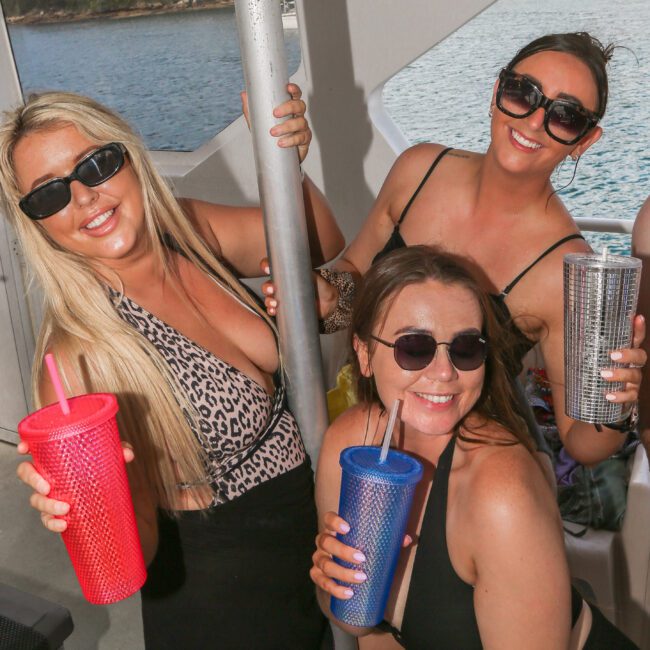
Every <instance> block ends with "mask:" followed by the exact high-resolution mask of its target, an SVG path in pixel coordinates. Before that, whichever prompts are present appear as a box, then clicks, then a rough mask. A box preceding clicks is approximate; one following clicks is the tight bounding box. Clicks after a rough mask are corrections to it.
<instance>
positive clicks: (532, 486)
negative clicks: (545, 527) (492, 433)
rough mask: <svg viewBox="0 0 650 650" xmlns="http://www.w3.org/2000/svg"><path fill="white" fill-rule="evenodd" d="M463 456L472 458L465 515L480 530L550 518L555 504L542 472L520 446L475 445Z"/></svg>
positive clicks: (536, 462) (531, 456) (554, 510)
mask: <svg viewBox="0 0 650 650" xmlns="http://www.w3.org/2000/svg"><path fill="white" fill-rule="evenodd" d="M481 447H482V448H481ZM467 453H469V454H474V455H475V456H474V458H472V459H471V464H470V471H469V472H468V481H467V484H466V491H467V494H468V495H470V496H471V498H470V499H468V501H467V503H468V504H469V507H470V508H471V511H470V513H468V514H470V516H471V517H472V518H473V519H474V520H475V521H476V523H477V524H479V525H480V526H481V527H486V530H492V531H494V530H495V528H502V527H505V530H507V529H508V528H509V527H510V526H512V525H515V524H516V525H520V524H523V523H525V522H530V521H531V520H532V519H534V518H536V517H540V516H542V515H545V516H554V513H555V512H556V506H555V500H554V497H553V494H552V492H551V490H550V487H549V485H548V482H547V480H546V479H545V477H544V474H543V472H542V468H541V467H540V465H539V463H538V461H537V460H536V459H535V458H534V457H533V455H532V454H531V453H530V452H529V451H528V450H527V449H526V448H525V447H524V446H523V445H521V444H516V445H497V444H495V445H476V447H475V448H473V449H471V450H470V451H468V452H467Z"/></svg>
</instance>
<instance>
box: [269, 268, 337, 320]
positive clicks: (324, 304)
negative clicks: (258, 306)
mask: <svg viewBox="0 0 650 650" xmlns="http://www.w3.org/2000/svg"><path fill="white" fill-rule="evenodd" d="M260 268H261V269H262V273H263V274H264V275H270V273H271V269H270V267H269V261H268V259H267V258H266V257H265V258H264V259H263V260H262V261H261V262H260ZM312 276H313V278H314V292H315V294H316V313H317V315H318V318H319V319H320V320H324V319H325V318H327V317H328V316H329V315H330V314H331V313H332V312H333V311H334V310H335V309H336V303H337V301H338V298H339V290H338V289H337V288H336V287H333V286H332V285H331V284H330V283H329V282H327V280H325V278H323V276H322V275H320V273H318V271H313V272H312ZM262 293H263V294H264V306H265V307H266V312H267V313H268V315H269V316H275V315H277V313H278V300H277V298H276V296H275V285H274V284H273V281H272V280H267V281H266V282H264V284H262Z"/></svg>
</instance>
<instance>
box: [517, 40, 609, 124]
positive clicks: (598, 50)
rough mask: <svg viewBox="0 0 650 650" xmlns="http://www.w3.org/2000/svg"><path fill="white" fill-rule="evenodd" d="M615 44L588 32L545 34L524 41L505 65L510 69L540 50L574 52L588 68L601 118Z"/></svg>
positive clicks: (605, 106)
mask: <svg viewBox="0 0 650 650" xmlns="http://www.w3.org/2000/svg"><path fill="white" fill-rule="evenodd" d="M615 47H616V46H615V45H613V44H609V45H603V44H602V43H601V42H600V41H599V40H598V39H597V38H595V37H593V36H592V35H591V34H589V33H587V32H572V33H568V34H547V35H546V36H542V37H540V38H537V39H535V40H534V41H531V42H530V43H528V45H524V47H522V48H521V49H520V50H519V52H517V54H515V56H514V57H513V58H512V60H511V61H510V63H508V65H507V66H506V69H507V70H512V68H514V67H515V66H516V65H517V64H518V63H519V62H520V61H523V60H524V59H527V58H528V57H529V56H532V55H533V54H537V53H539V52H565V53H566V54H571V55H573V56H575V57H576V58H577V59H579V60H580V61H582V62H583V63H584V64H585V65H586V66H587V67H588V68H589V70H591V74H592V75H593V77H594V82H595V83H596V89H597V91H598V107H597V108H596V114H597V115H598V117H599V118H602V117H603V115H605V109H606V108H607V98H608V95H609V83H608V81H607V63H608V62H609V60H610V59H611V58H612V53H613V51H614V49H615Z"/></svg>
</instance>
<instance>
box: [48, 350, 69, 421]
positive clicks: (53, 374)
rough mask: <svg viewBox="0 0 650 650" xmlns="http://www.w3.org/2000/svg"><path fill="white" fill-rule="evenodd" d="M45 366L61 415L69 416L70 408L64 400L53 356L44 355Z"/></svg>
mask: <svg viewBox="0 0 650 650" xmlns="http://www.w3.org/2000/svg"><path fill="white" fill-rule="evenodd" d="M45 364H46V365H47V369H48V372H49V373H50V379H51V380H52V385H53V386H54V392H55V393H56V398H57V399H58V400H59V406H60V407H61V410H62V411H63V415H70V406H69V404H68V400H67V399H66V398H65V393H64V392H63V384H61V378H60V377H59V371H58V370H57V367H56V361H54V356H53V355H52V354H46V355H45Z"/></svg>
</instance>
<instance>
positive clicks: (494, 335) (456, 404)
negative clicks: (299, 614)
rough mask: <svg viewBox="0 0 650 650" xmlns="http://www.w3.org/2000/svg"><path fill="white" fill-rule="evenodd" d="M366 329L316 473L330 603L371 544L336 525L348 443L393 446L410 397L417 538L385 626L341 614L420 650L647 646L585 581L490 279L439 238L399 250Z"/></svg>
mask: <svg viewBox="0 0 650 650" xmlns="http://www.w3.org/2000/svg"><path fill="white" fill-rule="evenodd" d="M351 333H352V346H353V348H354V355H353V358H354V361H353V368H354V372H355V375H356V377H357V387H358V397H359V399H360V403H359V404H357V405H356V406H354V407H352V408H351V409H350V410H348V411H346V412H345V413H344V414H343V415H341V416H340V417H339V418H337V419H336V420H335V421H334V423H333V424H332V425H331V427H330V428H329V429H328V431H327V433H326V436H325V441H324V444H323V447H322V449H321V454H320V458H319V463H318V471H317V479H316V502H317V507H318V512H319V522H320V528H321V533H320V534H319V536H318V537H317V550H316V552H315V553H314V556H313V567H312V571H311V575H312V579H313V580H314V582H315V583H316V585H317V586H318V587H319V599H320V602H321V607H322V608H323V611H325V612H326V613H328V614H329V615H330V617H331V614H330V613H329V597H330V596H335V597H337V598H344V599H347V598H354V589H355V585H356V584H358V583H362V582H363V581H364V580H365V579H366V574H365V573H364V562H365V561H366V559H365V557H364V556H363V553H362V550H360V549H354V548H351V547H349V546H347V545H345V542H344V541H339V540H338V539H337V538H336V537H335V536H334V535H336V534H337V533H338V534H340V535H342V536H343V540H344V539H345V534H346V533H347V532H349V530H350V527H349V525H348V523H347V522H345V521H343V519H341V518H340V517H339V516H338V515H337V514H336V510H337V507H338V498H339V486H340V483H341V469H340V466H339V462H338V461H339V455H340V453H341V451H342V450H343V449H344V448H346V447H349V446H353V445H363V444H375V445H376V444H379V443H380V442H381V438H382V434H383V431H384V429H385V427H386V423H387V419H388V418H387V414H386V406H387V405H392V404H393V403H394V402H395V400H399V401H400V402H401V405H400V409H399V417H398V420H397V425H396V427H395V429H394V434H393V440H392V444H393V446H394V447H396V448H398V449H399V450H401V451H406V452H408V453H410V454H412V455H414V456H416V457H417V458H418V459H419V460H421V461H422V463H423V465H424V467H425V470H424V479H423V480H422V481H421V482H420V483H419V485H418V487H417V488H416V494H415V499H414V507H413V510H412V512H411V516H410V521H409V524H408V526H407V531H408V532H409V533H410V535H411V537H412V538H413V539H415V540H416V542H415V543H414V544H412V545H410V546H409V547H408V548H407V549H406V550H404V551H403V553H402V556H401V557H400V560H399V562H398V568H397V573H396V577H395V579H394V582H393V586H392V590H391V592H390V595H389V599H388V606H387V609H386V613H385V619H386V620H385V622H384V624H383V625H382V626H380V627H381V629H380V630H376V629H365V628H363V629H361V628H352V627H350V626H346V625H343V624H340V623H338V622H337V621H336V619H334V618H332V617H331V618H332V620H333V621H334V622H335V623H337V624H339V625H341V627H343V628H344V629H346V630H347V631H349V632H351V633H353V634H356V635H361V636H363V635H371V636H368V637H367V638H364V639H361V640H360V648H362V649H363V650H369V649H373V650H375V649H379V648H382V649H383V648H389V647H390V648H397V647H399V646H398V645H397V644H396V643H394V642H393V641H392V640H391V639H390V637H387V636H386V635H385V634H382V633H383V632H386V631H390V632H392V633H393V634H394V636H395V638H396V639H398V640H399V641H400V643H401V644H402V645H404V647H406V648H408V649H409V650H420V649H421V650H425V649H428V648H441V649H444V650H447V649H449V650H451V649H454V650H455V649H457V648H462V649H463V650H474V649H477V650H478V649H480V648H494V649H497V648H498V650H510V649H512V650H520V649H521V648H526V649H527V650H535V649H537V648H538V649H539V650H555V649H557V650H560V649H563V650H564V649H566V648H576V649H577V648H602V649H603V650H604V649H608V650H611V648H619V649H627V648H633V647H634V645H633V644H632V643H631V642H629V641H628V640H627V639H625V637H623V635H622V634H621V633H620V632H619V631H618V630H616V629H615V628H614V627H613V626H612V625H611V624H609V623H608V622H607V621H606V619H604V618H603V616H602V615H601V614H600V612H598V610H596V609H594V608H591V607H590V606H589V605H587V604H586V603H585V602H584V601H583V600H582V598H581V597H580V596H579V594H578V593H577V592H575V591H573V592H572V590H571V585H570V579H569V570H568V565H567V561H566V557H565V554H564V541H563V536H562V526H561V522H560V516H559V512H558V509H557V506H556V504H555V499H554V495H553V491H552V490H551V489H550V486H549V485H548V483H547V481H546V480H545V478H544V473H543V470H542V468H541V466H540V463H539V460H538V458H537V456H536V455H535V454H534V453H533V451H534V450H533V445H532V442H531V440H530V438H529V436H528V434H527V432H526V425H525V423H524V421H523V419H522V417H521V414H520V413H519V412H518V410H517V408H518V407H517V402H516V400H515V399H514V395H513V389H512V383H511V381H510V379H509V377H508V371H507V367H508V365H509V363H510V360H509V358H508V356H509V354H511V352H512V341H511V339H510V335H509V332H507V330H504V328H503V327H502V326H501V325H500V324H499V321H498V318H497V316H496V314H495V312H494V307H493V306H492V303H491V301H490V299H489V297H488V296H487V294H486V293H485V291H483V290H482V289H481V288H480V287H479V285H478V283H477V282H475V281H474V280H473V279H472V277H471V276H470V275H469V273H468V272H467V271H465V270H464V269H463V267H462V266H460V265H459V264H458V263H457V262H456V261H455V260H454V259H452V258H451V257H450V256H448V255H443V254H440V253H437V252H435V251H434V250H433V249H431V248H429V247H426V246H413V247H410V248H403V249H401V250H397V251H393V252H391V253H389V254H388V255H386V257H384V258H383V259H382V260H381V261H379V262H377V263H376V264H375V265H374V266H373V267H372V268H371V269H370V270H369V271H368V273H367V274H366V275H365V276H364V278H363V280H362V284H361V286H360V288H359V294H358V296H357V302H356V304H355V307H354V312H353V315H352V325H351ZM333 558H340V559H342V560H345V561H346V562H350V563H351V564H352V565H354V568H351V569H349V568H344V567H343V566H340V565H339V564H337V563H335V562H334V561H333ZM335 579H336V580H340V581H342V582H343V583H344V584H339V583H337V582H336V581H335Z"/></svg>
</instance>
